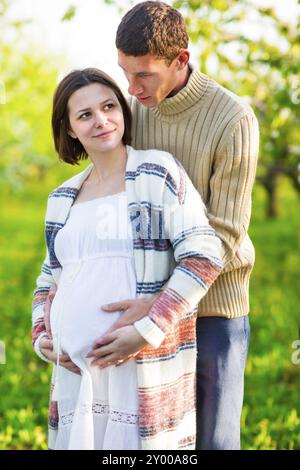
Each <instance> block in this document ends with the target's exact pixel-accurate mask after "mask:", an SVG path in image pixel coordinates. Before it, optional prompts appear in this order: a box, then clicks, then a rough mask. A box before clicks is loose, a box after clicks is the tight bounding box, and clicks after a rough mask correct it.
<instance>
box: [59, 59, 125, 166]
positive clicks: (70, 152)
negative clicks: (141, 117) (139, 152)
mask: <svg viewBox="0 0 300 470" xmlns="http://www.w3.org/2000/svg"><path fill="white" fill-rule="evenodd" d="M92 83H100V85H105V86H107V87H108V88H110V89H111V90H112V91H113V92H114V93H115V95H116V97H117V100H118V101H119V103H120V105H121V108H122V111H123V117H124V125H125V129H124V134H123V138H122V142H123V144H124V145H129V144H130V142H131V124H132V115H131V111H130V108H129V106H128V103H127V101H126V99H125V97H124V95H123V93H122V92H121V90H120V88H119V87H118V85H117V84H116V83H115V82H114V80H113V79H112V78H111V77H110V76H109V75H107V74H106V73H104V72H102V70H99V69H95V68H87V69H84V70H74V71H73V72H71V73H69V74H68V75H67V76H66V77H65V78H63V80H62V81H61V82H60V83H59V85H58V87H57V89H56V91H55V94H54V98H53V110H52V131H53V138H54V145H55V149H56V151H57V153H58V155H59V158H60V159H61V160H63V161H65V162H66V163H70V165H79V161H80V160H86V159H87V158H88V154H87V153H86V150H85V148H84V147H83V145H82V144H81V142H79V140H78V139H73V138H72V137H71V136H70V135H69V131H70V130H71V129H70V121H69V109H68V102H69V99H70V97H71V95H73V93H75V91H77V90H79V89H80V88H82V87H84V86H87V85H90V84H92Z"/></svg>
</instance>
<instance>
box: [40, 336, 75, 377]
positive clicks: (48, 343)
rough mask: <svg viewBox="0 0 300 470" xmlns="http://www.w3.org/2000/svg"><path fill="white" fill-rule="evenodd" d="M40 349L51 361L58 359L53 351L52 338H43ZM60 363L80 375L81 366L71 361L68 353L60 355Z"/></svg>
mask: <svg viewBox="0 0 300 470" xmlns="http://www.w3.org/2000/svg"><path fill="white" fill-rule="evenodd" d="M39 346H40V350H41V353H42V354H43V355H44V356H46V358H47V359H49V361H51V362H54V363H56V361H57V355H56V353H55V352H54V351H53V341H52V339H46V338H45V339H42V340H41V341H40V345H39ZM59 365H60V366H62V367H64V368H65V369H68V370H69V371H70V372H74V374H79V375H80V369H79V367H77V366H76V364H74V362H72V361H71V359H70V357H69V356H68V354H61V355H60V356H59Z"/></svg>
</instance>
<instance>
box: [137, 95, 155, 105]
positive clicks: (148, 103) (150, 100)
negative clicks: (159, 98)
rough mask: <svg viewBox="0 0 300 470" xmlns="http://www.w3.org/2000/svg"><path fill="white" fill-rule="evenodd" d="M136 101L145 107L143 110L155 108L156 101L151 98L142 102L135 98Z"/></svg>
mask: <svg viewBox="0 0 300 470" xmlns="http://www.w3.org/2000/svg"><path fill="white" fill-rule="evenodd" d="M136 99H137V100H138V102H139V103H140V104H142V105H143V106H145V108H154V107H155V106H157V102H156V100H154V99H153V98H151V97H149V98H146V99H144V100H142V99H140V98H136Z"/></svg>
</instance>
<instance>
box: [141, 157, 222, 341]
mask: <svg viewBox="0 0 300 470" xmlns="http://www.w3.org/2000/svg"><path fill="white" fill-rule="evenodd" d="M174 194H175V195H174ZM163 199H164V204H163V206H164V229H165V237H166V238H168V239H169V240H170V242H171V244H172V247H173V251H174V258H175V261H176V263H177V266H176V267H175V269H174V271H173V273H172V275H171V276H170V279H169V281H168V282H167V284H166V286H165V288H164V290H163V292H162V293H161V295H160V296H159V297H158V299H157V300H156V301H155V302H154V303H153V306H152V308H151V309H150V311H149V313H148V316H146V317H145V318H143V319H141V320H138V321H137V322H135V323H134V326H135V327H136V329H137V330H138V331H139V333H140V334H141V335H142V336H143V337H144V338H145V340H146V341H147V342H148V343H149V344H150V345H152V346H153V347H158V346H159V345H160V344H161V342H162V341H163V339H164V338H165V336H166V335H167V334H168V333H169V332H170V331H171V330H172V328H174V326H175V325H176V323H177V322H178V321H179V320H180V319H181V318H182V317H183V316H184V315H185V314H187V313H188V312H190V311H192V310H193V309H194V308H195V307H196V306H197V304H198V302H199V301H200V300H201V299H202V297H203V296H204V295H205V294H206V293H207V291H208V289H209V287H210V286H211V284H212V283H213V282H214V280H215V279H216V278H217V276H218V275H219V273H220V272H221V269H222V267H223V265H222V262H221V242H220V240H219V239H218V238H217V236H216V235H215V232H214V230H213V229H212V227H210V225H209V223H208V219H207V216H206V209H205V206H204V204H203V202H202V200H201V198H200V195H199V193H198V192H197V191H196V189H195V188H194V186H193V185H192V183H191V181H190V179H189V177H188V176H187V174H186V173H185V171H184V169H183V167H182V166H181V165H179V164H178V173H177V175H176V176H175V175H171V174H168V175H167V177H166V180H165V189H164V198H163Z"/></svg>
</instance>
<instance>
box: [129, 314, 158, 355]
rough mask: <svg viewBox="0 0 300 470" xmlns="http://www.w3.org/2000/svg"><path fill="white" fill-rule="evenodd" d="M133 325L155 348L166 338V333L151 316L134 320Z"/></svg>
mask: <svg viewBox="0 0 300 470" xmlns="http://www.w3.org/2000/svg"><path fill="white" fill-rule="evenodd" d="M133 325H134V326H135V328H136V330H137V331H138V332H139V334H140V335H141V336H142V337H143V338H144V339H145V340H146V341H147V343H149V344H150V345H151V346H152V347H153V348H158V347H159V346H160V345H161V343H162V342H163V340H164V339H165V334H164V333H163V332H162V331H161V329H160V328H158V326H157V325H156V324H155V323H154V322H153V321H152V320H151V319H150V318H149V317H144V318H142V319H141V320H138V321H136V322H134V324H133Z"/></svg>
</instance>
